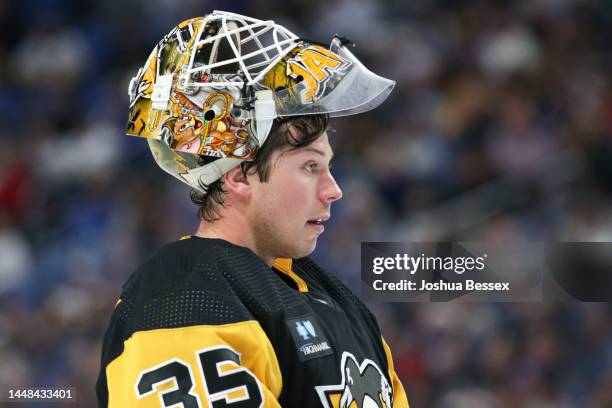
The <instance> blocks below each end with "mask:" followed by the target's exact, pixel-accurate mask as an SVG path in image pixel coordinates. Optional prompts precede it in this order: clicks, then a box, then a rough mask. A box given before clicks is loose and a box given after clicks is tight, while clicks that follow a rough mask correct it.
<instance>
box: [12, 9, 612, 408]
mask: <svg viewBox="0 0 612 408" xmlns="http://www.w3.org/2000/svg"><path fill="white" fill-rule="evenodd" d="M213 9H221V10H227V11H234V12H238V13H242V14H246V15H251V16H253V17H258V18H264V19H269V18H270V19H274V20H276V21H277V22H279V23H281V24H284V25H286V26H287V27H288V28H290V29H292V30H294V31H295V32H297V33H299V34H303V36H304V37H306V38H312V39H316V40H320V41H327V40H328V39H331V36H332V35H333V34H335V33H341V34H343V35H345V36H348V37H350V38H351V39H352V40H353V41H354V42H356V43H357V47H356V48H355V49H354V52H355V53H356V54H357V55H358V56H359V57H360V58H362V59H363V60H364V61H365V63H366V65H367V66H369V67H371V68H372V69H373V70H374V71H375V72H379V73H381V74H382V75H384V76H387V77H390V78H393V79H395V80H396V81H397V86H396V88H395V90H394V92H393V94H392V96H391V97H390V99H389V100H388V101H387V102H386V103H385V104H384V105H383V106H382V107H381V108H379V109H377V110H375V111H372V112H370V113H368V114H365V115H362V116H359V117H350V118H346V119H339V120H335V121H334V122H333V127H334V129H335V132H334V133H333V134H332V143H333V145H334V148H335V150H336V154H337V157H338V158H337V160H335V164H334V171H335V175H336V177H337V179H338V182H339V183H340V185H341V186H342V187H343V190H344V199H343V200H341V201H340V202H339V203H337V204H336V205H335V208H334V211H333V218H332V220H331V222H330V226H329V227H328V228H327V232H326V233H325V234H324V235H323V237H322V238H321V239H320V243H319V245H318V248H317V250H316V252H315V254H314V256H315V258H316V259H317V260H318V261H320V263H321V264H323V265H324V266H325V267H327V268H328V269H329V270H332V271H334V272H335V273H337V274H338V275H339V276H340V277H341V279H342V280H343V281H345V282H346V283H348V284H349V285H350V286H351V287H353V288H358V286H359V247H360V242H361V241H425V242H434V241H440V240H473V241H499V242H503V241H512V240H538V241H610V239H611V238H612V206H611V203H612V200H611V198H612V197H611V195H612V183H611V181H610V180H612V84H611V80H610V78H611V72H612V69H611V68H612V64H611V61H612V40H611V39H612V32H611V31H612V29H611V27H612V3H610V2H609V1H587V0H522V1H501V0H499V1H459V0H456V1H450V0H437V1H425V0H412V1H400V0H385V1H380V2H379V1H375V0H341V1H333V2H329V1H322V0H285V1H280V2H276V1H274V2H273V1H271V0H260V1H252V2H247V1H223V2H222V1H208V2H207V1H203V0H197V1H196V0H183V1H173V0H133V1H131V0H130V1H128V0H105V1H97V2H96V1H93V0H89V1H76V0H75V1H70V0H3V1H2V2H0V120H1V121H0V389H6V388H18V387H20V386H26V385H34V386H72V387H76V388H77V395H78V402H77V404H76V406H79V407H93V406H95V398H94V393H93V386H94V382H95V379H96V376H97V371H98V366H99V355H100V344H101V337H102V334H103V331H104V329H105V327H106V324H107V322H108V319H109V316H110V313H111V310H112V308H113V305H114V304H115V301H116V298H117V296H118V295H119V293H120V289H121V285H122V283H123V282H124V281H125V280H126V278H127V277H128V276H129V274H130V273H131V271H132V270H133V269H134V268H135V266H136V265H137V264H138V263H139V262H140V261H142V260H144V259H145V258H147V257H148V256H149V255H150V254H152V253H153V252H154V251H155V250H156V249H157V248H159V247H160V246H161V245H162V244H164V243H166V242H169V241H172V240H175V239H177V238H178V237H180V236H182V235H184V234H188V233H190V232H193V231H194V229H195V226H196V221H197V220H196V214H195V213H196V209H195V207H194V206H193V205H192V204H191V203H190V201H189V199H188V189H187V188H186V187H184V186H183V185H182V184H181V183H179V182H177V181H175V180H174V179H173V178H171V177H170V176H167V175H166V174H164V173H163V172H162V171H161V170H160V169H159V168H157V167H156V165H155V163H154V161H153V160H152V158H151V156H150V153H149V151H148V148H147V146H146V143H144V142H143V141H142V140H137V139H136V138H130V137H127V136H124V126H125V122H126V118H127V102H128V96H127V84H128V82H129V79H130V78H131V76H132V75H134V74H135V72H136V71H137V69H138V68H139V66H141V65H142V64H143V63H144V61H145V59H146V57H147V56H148V54H149V52H150V50H151V49H152V47H153V46H154V44H155V43H156V42H157V41H158V40H159V39H160V38H161V37H162V36H163V35H164V34H165V33H167V32H168V31H169V30H170V29H171V28H172V27H173V26H174V25H175V24H176V23H178V22H179V21H182V20H184V19H186V18H189V17H193V16H198V15H203V14H205V13H206V12H208V11H211V10H213ZM584 278H585V279H588V276H585V277H584ZM371 306H372V308H373V311H374V312H375V313H376V315H377V316H378V318H379V320H380V323H381V326H382V329H383V332H384V333H385V336H386V338H387V339H388V341H389V343H390V345H391V347H392V349H393V350H394V356H395V363H396V369H397V372H398V373H399V375H400V377H401V379H402V381H403V383H404V385H405V388H406V389H407V392H408V396H409V399H410V401H411V406H412V407H415V408H419V407H470V408H479V407H553V406H554V407H605V406H608V407H609V406H612V331H611V327H612V324H611V320H612V319H611V313H610V312H611V310H612V309H611V307H610V304H609V303H565V304H561V303H556V304H544V303H520V304H519V303H495V304H483V303H465V304H455V303H453V304H446V303H419V304H417V303H406V304H404V303H396V304H384V303H381V304H373V305H371ZM18 406H20V407H27V406H30V405H29V404H19V405H18ZM31 406H35V407H39V406H42V405H39V404H33V405H31ZM53 406H58V407H59V406H64V405H62V404H57V405H53ZM65 406H67V407H68V406H71V407H72V406H75V404H66V405H65Z"/></svg>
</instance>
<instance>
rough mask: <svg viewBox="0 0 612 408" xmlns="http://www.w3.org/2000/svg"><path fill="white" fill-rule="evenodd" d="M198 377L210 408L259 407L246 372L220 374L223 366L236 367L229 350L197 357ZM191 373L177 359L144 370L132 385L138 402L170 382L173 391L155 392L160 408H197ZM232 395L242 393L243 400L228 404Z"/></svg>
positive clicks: (260, 399)
mask: <svg viewBox="0 0 612 408" xmlns="http://www.w3.org/2000/svg"><path fill="white" fill-rule="evenodd" d="M198 359H199V363H200V364H199V366H200V373H201V375H202V380H203V382H204V388H205V389H206V393H207V395H208V401H210V406H212V407H213V408H224V407H228V408H258V407H261V406H262V405H263V396H262V392H261V388H260V386H259V381H257V378H256V377H255V376H254V375H253V374H252V373H251V372H250V371H248V370H247V369H246V368H244V367H236V368H235V369H232V370H225V372H223V373H222V372H221V371H220V369H219V368H220V366H221V365H222V364H223V363H235V364H236V365H240V355H239V354H238V353H237V352H235V351H234V350H232V349H230V348H229V347H215V348H211V349H206V350H203V351H201V352H199V353H198ZM193 378H194V377H193V372H192V369H191V367H190V366H189V364H187V363H185V362H184V361H182V360H180V359H172V360H169V361H165V362H163V363H162V364H160V365H158V366H155V367H153V368H151V369H148V370H146V371H144V372H142V373H141V374H140V376H139V377H138V381H137V384H136V395H137V396H138V399H140V398H143V397H146V396H147V395H150V394H152V393H154V392H155V387H156V386H157V385H158V384H161V383H163V382H166V381H168V380H170V379H174V381H175V385H174V387H173V388H171V389H169V390H167V391H165V392H159V393H158V396H159V399H160V402H161V404H162V407H167V408H170V407H173V408H174V407H181V405H178V404H182V408H200V407H202V403H201V401H200V397H199V395H198V394H197V393H196V392H194V390H193V388H194V379H193ZM235 391H243V393H244V392H246V396H244V397H240V398H236V399H234V400H232V401H230V400H229V394H230V393H231V392H235Z"/></svg>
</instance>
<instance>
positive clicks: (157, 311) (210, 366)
mask: <svg viewBox="0 0 612 408" xmlns="http://www.w3.org/2000/svg"><path fill="white" fill-rule="evenodd" d="M145 292H148V291H145ZM163 293H164V294H163V295H161V296H158V297H154V298H148V299H147V300H145V301H143V300H142V299H139V296H138V293H130V291H129V290H127V291H126V292H124V295H122V299H121V301H120V302H118V304H117V306H116V307H115V310H114V312H113V315H112V317H111V323H110V326H109V328H108V331H107V333H106V336H105V339H104V344H103V350H102V366H101V372H100V377H99V380H98V384H97V393H98V400H99V404H100V406H101V407H110V408H131V407H134V408H160V407H161V408H164V407H168V408H169V407H172V408H175V407H184V408H197V407H217V406H218V407H222V406H227V405H229V406H232V407H265V408H268V407H279V406H280V405H279V403H278V397H279V395H280V394H281V390H282V375H281V371H280V368H279V363H278V360H277V357H276V353H275V350H274V349H273V347H272V344H271V342H270V340H269V339H268V337H267V336H266V334H265V332H264V330H263V329H262V327H261V325H260V323H259V322H257V321H256V320H254V319H253V318H252V317H250V314H249V313H248V311H247V310H246V309H244V307H243V306H242V305H241V304H240V302H239V301H237V300H236V299H235V298H233V297H232V296H228V295H225V294H223V293H220V291H219V290H214V291H209V290H204V289H202V288H199V289H197V290H195V289H190V290H182V291H174V290H173V291H164V292H163ZM181 404H182V405H181Z"/></svg>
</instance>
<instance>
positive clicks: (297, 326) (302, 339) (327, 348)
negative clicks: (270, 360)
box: [287, 315, 334, 362]
mask: <svg viewBox="0 0 612 408" xmlns="http://www.w3.org/2000/svg"><path fill="white" fill-rule="evenodd" d="M287 327H289V332H290V333H291V337H293V342H294V343H295V345H296V346H297V351H298V356H299V357H300V361H302V362H303V361H308V360H312V359H313V358H319V357H323V356H327V355H329V354H333V352H334V351H333V350H332V347H331V344H330V343H329V341H328V340H327V337H325V333H323V330H321V326H319V323H318V322H317V320H316V319H315V317H314V316H312V315H308V316H304V317H298V318H295V319H288V320H287Z"/></svg>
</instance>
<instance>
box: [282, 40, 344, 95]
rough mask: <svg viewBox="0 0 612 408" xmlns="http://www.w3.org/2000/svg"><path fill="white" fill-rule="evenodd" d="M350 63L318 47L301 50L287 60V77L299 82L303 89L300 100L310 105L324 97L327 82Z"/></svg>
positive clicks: (313, 46)
mask: <svg viewBox="0 0 612 408" xmlns="http://www.w3.org/2000/svg"><path fill="white" fill-rule="evenodd" d="M350 65H351V63H350V61H348V60H345V59H344V58H342V57H340V56H339V55H337V54H335V53H333V52H331V51H329V50H326V49H325V48H323V47H320V46H318V45H312V46H310V47H307V48H304V49H302V50H301V51H300V52H299V53H297V54H296V55H295V56H294V57H292V58H290V59H288V60H287V76H289V77H291V78H293V79H296V80H298V81H300V79H301V84H302V87H303V88H304V89H303V90H302V91H300V93H299V96H300V100H301V102H302V103H304V104H311V103H313V102H315V101H317V100H318V99H319V98H320V97H322V96H323V95H325V91H326V86H327V82H329V79H330V78H331V77H332V76H334V75H335V74H337V73H340V72H343V71H346V70H347V68H348V67H350Z"/></svg>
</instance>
